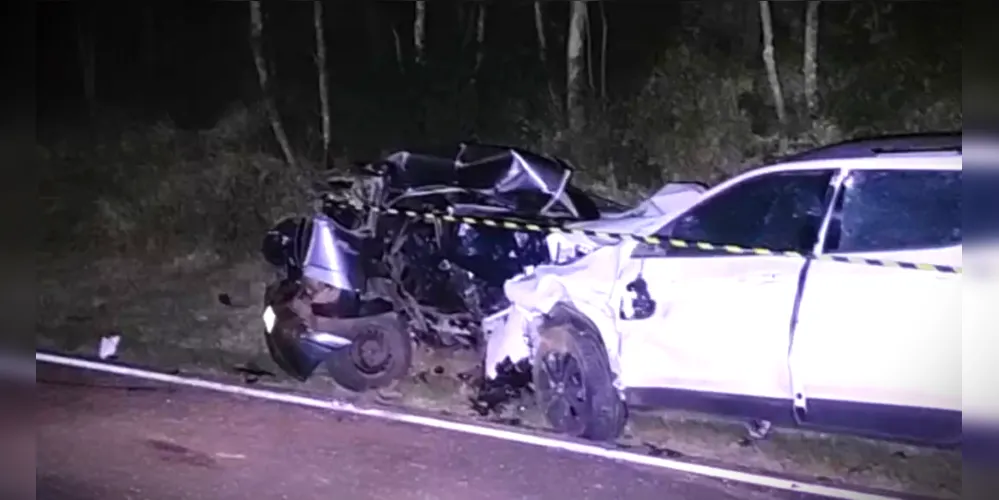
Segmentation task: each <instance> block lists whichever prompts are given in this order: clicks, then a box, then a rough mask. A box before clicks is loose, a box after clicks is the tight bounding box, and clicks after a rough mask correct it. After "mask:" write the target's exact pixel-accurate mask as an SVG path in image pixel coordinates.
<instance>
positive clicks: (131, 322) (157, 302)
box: [36, 254, 961, 498]
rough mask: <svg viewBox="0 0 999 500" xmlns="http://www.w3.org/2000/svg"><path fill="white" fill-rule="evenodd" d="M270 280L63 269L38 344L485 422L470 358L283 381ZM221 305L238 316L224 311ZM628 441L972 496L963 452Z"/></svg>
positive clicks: (242, 263)
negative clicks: (474, 401) (358, 388)
mask: <svg viewBox="0 0 999 500" xmlns="http://www.w3.org/2000/svg"><path fill="white" fill-rule="evenodd" d="M81 262H82V261H81ZM270 273H271V272H270V270H268V269H267V268H266V266H265V265H264V264H263V263H262V262H260V261H259V259H256V258H248V259H246V260H237V261H226V260H222V259H220V258H218V257H213V256H211V255H205V254H191V255H188V256H186V257H184V258H180V259H176V260H174V261H172V262H168V263H165V264H163V263H156V264H151V263H148V262H142V261H134V260H133V261H128V260H98V261H90V262H89V263H87V264H85V265H84V264H80V263H70V262H63V263H61V264H58V265H54V266H52V267H51V268H50V269H49V271H48V272H46V273H45V276H42V277H41V285H42V287H41V291H42V294H41V306H42V307H41V308H40V310H42V311H44V314H43V315H42V316H41V317H40V321H39V324H38V329H37V336H36V340H37V344H38V345H39V346H40V347H47V348H51V349H58V350H61V351H68V352H76V353H81V354H88V355H93V354H95V353H96V350H97V345H98V340H99V338H100V336H101V335H103V334H106V333H108V332H110V331H116V332H119V333H120V335H121V336H122V343H121V346H120V350H119V357H120V358H121V359H122V360H125V361H129V362H136V363H143V364H149V365H152V366H156V367H160V368H171V369H172V368H179V369H181V370H183V371H184V372H186V373H200V374H210V375H212V376H222V377H233V379H232V380H233V381H236V382H239V381H240V380H239V379H238V378H235V377H238V376H239V375H237V374H236V373H235V372H234V367H236V366H240V365H246V364H248V363H252V364H255V365H257V366H259V367H261V368H264V369H265V370H268V371H270V372H273V373H274V374H276V376H275V377H273V378H272V377H265V378H263V379H261V381H260V382H258V384H262V385H267V386H273V387H275V388H280V389H293V390H298V391H306V392H309V393H313V394H320V395H323V396H332V397H337V398H341V399H345V400H351V401H355V402H359V403H368V404H392V405H401V406H403V407H407V408H411V409H416V410H419V411H422V412H431V413H437V414H443V415H447V416H450V417H453V418H468V419H482V418H483V417H479V416H478V415H477V414H476V413H475V412H474V411H473V410H472V408H471V405H470V403H469V398H470V397H471V396H472V395H473V394H474V388H473V387H471V386H469V384H468V383H467V382H466V381H465V380H464V377H462V376H460V374H462V373H468V372H474V371H476V370H477V361H478V360H477V359H475V358H474V356H472V355H470V354H467V353H458V354H445V353H439V352H432V351H427V350H422V349H418V350H417V354H416V362H415V366H414V367H413V371H412V376H411V377H409V378H407V379H406V380H404V381H402V382H401V383H400V384H399V386H398V387H397V388H395V389H394V390H393V391H391V392H390V393H388V392H383V393H381V394H375V393H372V394H363V395H357V394H350V393H347V392H346V391H343V390H341V389H338V388H336V387H334V386H333V384H332V382H331V381H329V380H328V379H327V378H325V377H324V376H317V377H315V378H313V379H312V380H310V381H308V382H307V383H304V384H300V383H297V382H294V381H293V380H290V379H288V378H287V377H283V376H282V375H281V374H280V373H279V371H278V370H277V368H276V367H274V366H273V364H272V363H271V362H270V359H269V358H268V356H267V353H266V349H265V347H264V345H263V339H262V334H261V331H260V319H259V299H260V297H262V293H263V287H264V285H265V283H266V282H267V280H268V279H270V277H271V274H270ZM219 294H227V295H228V296H229V297H230V299H231V302H232V303H233V304H234V305H233V306H225V305H222V304H221V303H220V302H219V300H218V295H219ZM489 420H492V421H498V422H504V423H506V424H508V425H519V426H526V427H532V428H543V427H544V422H543V419H542V417H541V415H540V413H539V412H538V411H537V409H536V408H535V407H534V406H533V404H532V403H531V402H530V401H519V402H516V403H515V404H511V405H508V406H507V408H506V409H505V410H504V411H503V412H502V415H501V416H499V417H495V416H494V417H491V418H490V419H489ZM626 434H627V435H626V437H625V438H623V439H622V440H621V443H620V444H621V445H627V446H629V447H634V448H636V449H638V450H640V451H642V450H644V451H646V452H650V453H656V454H664V455H665V456H678V457H679V456H682V457H684V458H687V459H692V460H700V461H707V462H712V463H722V464H730V465H737V466H739V467H746V468H750V469H754V470H763V471H770V472H777V473H783V474H792V475H796V476H802V477H806V478H812V479H813V480H823V481H829V482H836V483H840V482H842V483H847V484H851V485H860V486H868V487H876V488H886V489H891V490H896V491H904V492H908V493H914V494H925V495H933V496H944V497H955V498H956V497H957V496H958V495H959V492H960V491H961V490H960V488H961V458H960V455H959V453H957V452H952V451H940V450H928V449H921V448H916V447H911V446H903V445H896V444H887V443H880V442H875V441H869V440H864V439H856V438H851V437H842V436H829V435H821V434H816V433H810V432H799V431H774V434H773V435H772V436H771V437H770V438H769V439H767V440H765V441H762V442H747V441H745V440H744V439H743V436H744V431H743V428H742V426H741V425H740V424H739V423H738V422H729V421H720V420H713V419H710V418H705V417H702V416H698V415H688V414H683V413H669V414H667V415H666V416H662V415H655V414H639V415H635V416H634V418H633V419H632V421H631V423H630V424H629V428H628V430H627V433H626Z"/></svg>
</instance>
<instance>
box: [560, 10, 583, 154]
mask: <svg viewBox="0 0 999 500" xmlns="http://www.w3.org/2000/svg"><path fill="white" fill-rule="evenodd" d="M586 17H587V16H586V2H585V1H583V0H575V1H573V2H572V4H571V7H570V11H569V36H568V40H567V41H566V85H565V94H566V99H565V109H566V117H567V120H568V128H569V131H570V132H571V133H572V134H573V136H577V134H579V133H581V132H582V131H583V129H584V128H585V127H586V108H585V103H584V100H583V83H584V70H583V66H584V65H585V64H586V57H585V54H584V52H583V45H584V43H585V41H586Z"/></svg>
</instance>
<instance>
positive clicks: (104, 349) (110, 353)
mask: <svg viewBox="0 0 999 500" xmlns="http://www.w3.org/2000/svg"><path fill="white" fill-rule="evenodd" d="M120 342H121V335H118V334H115V333H110V334H108V335H104V336H103V337H101V341H100V344H98V346H97V357H98V358H101V359H108V360H110V359H114V358H115V357H117V354H118V344H119V343H120Z"/></svg>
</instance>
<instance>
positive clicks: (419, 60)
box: [413, 0, 427, 64]
mask: <svg viewBox="0 0 999 500" xmlns="http://www.w3.org/2000/svg"><path fill="white" fill-rule="evenodd" d="M426 26H427V2H426V1H425V0H419V1H417V2H416V17H414V18H413V50H414V51H415V52H416V54H415V59H416V64H423V62H424V56H425V54H424V51H425V49H426V47H425V46H426V40H427V32H426V29H427V28H426Z"/></svg>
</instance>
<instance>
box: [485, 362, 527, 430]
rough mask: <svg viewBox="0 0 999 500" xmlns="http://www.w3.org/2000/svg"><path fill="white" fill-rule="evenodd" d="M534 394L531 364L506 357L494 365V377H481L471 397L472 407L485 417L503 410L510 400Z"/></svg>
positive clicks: (517, 399) (513, 400)
mask: <svg viewBox="0 0 999 500" xmlns="http://www.w3.org/2000/svg"><path fill="white" fill-rule="evenodd" d="M533 394H534V385H533V380H532V373H531V364H530V363H529V362H528V361H527V360H526V359H522V360H520V361H518V362H516V363H514V362H513V361H511V360H510V358H509V357H508V358H506V359H504V360H503V361H501V362H500V363H499V364H498V365H497V366H496V378H495V379H492V380H489V379H486V378H485V377H482V378H481V382H480V384H479V389H478V391H477V393H476V395H475V396H474V397H473V398H470V399H471V403H472V409H474V410H475V411H476V413H478V414H479V415H481V416H483V417H485V416H489V415H490V414H497V413H500V412H502V411H503V407H504V406H505V405H508V404H509V403H511V402H515V401H519V400H521V398H524V397H525V396H531V395H533Z"/></svg>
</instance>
